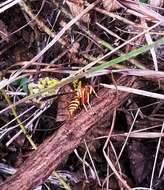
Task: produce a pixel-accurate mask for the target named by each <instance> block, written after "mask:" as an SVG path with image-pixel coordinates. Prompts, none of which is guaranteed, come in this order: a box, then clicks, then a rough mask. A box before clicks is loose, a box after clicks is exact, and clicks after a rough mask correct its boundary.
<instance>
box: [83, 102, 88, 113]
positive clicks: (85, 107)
mask: <svg viewBox="0 0 164 190" xmlns="http://www.w3.org/2000/svg"><path fill="white" fill-rule="evenodd" d="M83 106H84V109H85V111H88V109H87V106H86V105H85V104H84V103H83Z"/></svg>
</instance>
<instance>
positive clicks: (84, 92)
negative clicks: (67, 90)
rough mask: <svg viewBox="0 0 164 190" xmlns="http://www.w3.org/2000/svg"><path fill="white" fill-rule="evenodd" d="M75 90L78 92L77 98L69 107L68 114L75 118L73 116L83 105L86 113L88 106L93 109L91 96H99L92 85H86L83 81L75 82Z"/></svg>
mask: <svg viewBox="0 0 164 190" xmlns="http://www.w3.org/2000/svg"><path fill="white" fill-rule="evenodd" d="M74 89H75V91H76V96H75V97H74V99H73V100H72V101H71V102H70V103H69V105H68V112H69V116H70V117H72V116H73V114H74V113H75V112H76V111H77V110H78V108H79V107H80V105H83V106H84V108H85V110H86V111H87V106H86V105H88V106H89V107H90V108H91V105H90V103H89V101H90V96H91V95H92V94H95V95H96V96H97V94H96V92H95V90H94V88H93V87H92V85H88V84H85V82H83V81H82V80H80V81H75V83H74Z"/></svg>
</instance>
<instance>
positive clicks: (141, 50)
mask: <svg viewBox="0 0 164 190" xmlns="http://www.w3.org/2000/svg"><path fill="white" fill-rule="evenodd" d="M163 44H164V38H161V39H160V40H157V41H155V42H153V43H152V44H150V45H144V46H143V47H140V48H138V49H135V50H133V51H131V52H129V53H127V54H123V55H121V56H120V57H117V58H115V59H112V60H111V61H107V62H105V63H103V64H101V65H98V66H95V67H93V68H91V69H90V70H89V71H88V72H89V73H92V72H96V71H101V70H102V69H106V68H108V67H110V66H112V65H114V64H116V63H121V62H123V61H126V60H128V59H130V58H133V57H136V56H138V55H140V54H141V53H144V52H146V51H148V50H150V49H151V48H153V47H155V46H157V45H163Z"/></svg>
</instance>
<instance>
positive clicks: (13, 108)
mask: <svg viewBox="0 0 164 190" xmlns="http://www.w3.org/2000/svg"><path fill="white" fill-rule="evenodd" d="M1 93H2V95H3V96H4V97H5V100H6V101H7V103H8V104H9V105H11V104H12V103H11V102H10V99H9V97H8V96H7V94H6V93H5V91H4V90H3V89H2V90H1ZM11 110H12V113H13V115H14V117H15V119H16V121H17V122H18V124H19V126H20V128H21V130H22V132H23V134H24V135H25V137H26V138H27V140H28V141H29V143H30V144H31V146H32V148H33V149H34V150H36V149H37V147H36V145H35V143H34V142H33V140H32V138H31V137H30V135H29V134H28V132H27V130H26V128H25V127H24V125H23V124H22V122H21V120H20V118H19V117H18V115H17V112H16V108H15V107H12V108H11Z"/></svg>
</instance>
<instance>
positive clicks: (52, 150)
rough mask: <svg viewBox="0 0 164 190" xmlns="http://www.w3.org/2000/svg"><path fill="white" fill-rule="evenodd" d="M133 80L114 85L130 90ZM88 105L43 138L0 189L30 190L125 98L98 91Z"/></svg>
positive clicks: (123, 80) (108, 116)
mask: <svg viewBox="0 0 164 190" xmlns="http://www.w3.org/2000/svg"><path fill="white" fill-rule="evenodd" d="M134 80H135V78H131V77H129V76H128V77H121V78H120V79H119V80H118V81H117V84H118V85H125V86H128V87H132V86H133V84H134ZM98 96H99V97H98V98H97V97H95V98H94V100H93V102H92V109H91V110H88V111H87V112H86V111H82V112H81V113H80V114H79V115H77V116H76V117H74V118H73V119H71V120H70V121H68V122H66V123H65V124H64V125H63V126H62V127H61V128H60V129H59V130H58V131H57V133H55V134H53V135H52V136H51V137H49V138H48V139H46V140H45V141H44V142H43V143H42V144H41V145H40V146H39V147H38V149H37V150H36V151H35V152H33V153H32V154H31V156H30V157H29V158H28V159H27V160H26V161H25V162H24V163H23V164H22V165H21V166H20V168H19V169H18V171H17V172H16V173H15V174H14V175H13V176H11V177H9V178H8V179H7V180H6V181H5V182H4V183H3V184H1V185H0V189H1V190H16V189H20V190H31V189H33V188H34V187H36V186H37V185H39V184H41V183H43V182H44V180H45V179H46V178H47V177H48V176H49V175H50V174H51V173H52V171H53V170H54V169H55V168H56V167H57V166H58V165H59V164H60V163H61V162H62V160H63V159H64V158H65V157H67V156H68V155H69V154H70V153H71V152H72V151H73V150H74V149H75V148H76V147H77V146H78V145H79V143H80V142H81V140H82V139H83V138H84V137H85V135H86V133H87V131H88V130H90V129H91V128H93V127H94V126H97V125H99V126H100V125H101V124H102V123H104V122H108V120H110V118H111V115H112V113H113V109H114V108H117V107H119V106H120V104H122V102H124V101H125V99H126V98H127V97H128V93H125V92H118V94H117V98H116V91H112V90H109V89H102V90H100V92H99V93H98Z"/></svg>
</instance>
